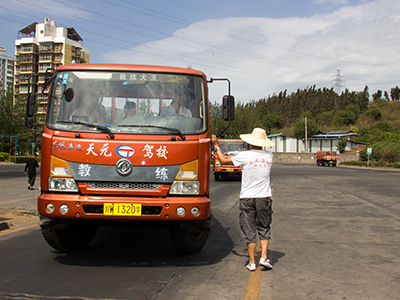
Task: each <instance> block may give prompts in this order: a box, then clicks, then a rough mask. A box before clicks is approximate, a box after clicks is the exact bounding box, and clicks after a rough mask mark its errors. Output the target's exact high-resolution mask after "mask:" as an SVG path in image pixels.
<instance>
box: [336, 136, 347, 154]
mask: <svg viewBox="0 0 400 300" xmlns="http://www.w3.org/2000/svg"><path fill="white" fill-rule="evenodd" d="M346 146H347V139H341V140H340V141H339V142H338V143H337V145H336V148H337V150H338V151H339V153H344V152H345V151H346Z"/></svg>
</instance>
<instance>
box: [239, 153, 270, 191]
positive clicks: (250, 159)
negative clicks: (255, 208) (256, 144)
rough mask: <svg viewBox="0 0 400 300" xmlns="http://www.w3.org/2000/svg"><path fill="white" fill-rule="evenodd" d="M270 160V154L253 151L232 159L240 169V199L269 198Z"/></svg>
mask: <svg viewBox="0 0 400 300" xmlns="http://www.w3.org/2000/svg"><path fill="white" fill-rule="evenodd" d="M272 158H273V154H272V152H267V151H264V150H254V149H253V150H249V151H243V152H240V153H239V154H237V155H236V156H233V157H232V162H233V164H234V165H235V166H236V167H242V186H241V190H240V198H264V197H271V186H270V174H271V166H272Z"/></svg>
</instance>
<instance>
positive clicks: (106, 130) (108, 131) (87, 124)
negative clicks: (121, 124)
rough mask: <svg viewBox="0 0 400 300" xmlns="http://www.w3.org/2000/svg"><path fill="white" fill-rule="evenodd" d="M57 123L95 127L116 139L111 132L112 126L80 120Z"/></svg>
mask: <svg viewBox="0 0 400 300" xmlns="http://www.w3.org/2000/svg"><path fill="white" fill-rule="evenodd" d="M56 123H62V124H77V125H84V126H89V127H93V128H96V129H100V130H101V131H103V132H105V133H107V134H108V135H109V136H110V139H114V134H113V133H112V132H111V130H110V128H108V127H107V126H103V125H98V124H92V123H85V122H79V121H56Z"/></svg>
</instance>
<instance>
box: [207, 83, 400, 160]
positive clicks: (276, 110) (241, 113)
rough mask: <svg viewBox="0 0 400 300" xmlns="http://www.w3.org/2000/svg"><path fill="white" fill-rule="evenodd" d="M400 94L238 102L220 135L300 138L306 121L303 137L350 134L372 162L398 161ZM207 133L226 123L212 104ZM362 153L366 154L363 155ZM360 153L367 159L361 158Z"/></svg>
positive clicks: (325, 92) (320, 92)
mask: <svg viewBox="0 0 400 300" xmlns="http://www.w3.org/2000/svg"><path fill="white" fill-rule="evenodd" d="M399 98H400V89H399V87H398V86H396V87H394V88H392V89H391V90H390V93H388V92H382V91H377V92H376V93H374V94H372V100H371V101H370V94H369V91H368V87H365V88H364V90H363V91H362V92H355V91H353V92H350V91H348V90H345V91H343V92H342V93H341V94H340V95H338V94H337V93H336V92H335V91H334V90H333V89H327V88H323V89H316V88H315V86H313V87H308V88H306V89H303V90H300V89H299V90H297V91H296V92H293V93H291V94H288V93H287V91H283V92H280V93H279V94H278V95H272V96H268V97H267V98H265V99H260V100H258V101H250V102H249V103H237V104H236V110H235V120H234V121H233V122H232V124H231V126H230V127H229V128H228V129H227V130H226V132H225V133H224V138H238V137H239V134H240V133H243V132H251V131H252V129H253V128H254V127H262V128H264V129H266V130H267V133H268V134H274V133H283V134H285V135H288V136H295V137H298V138H304V135H305V122H304V117H307V132H308V137H311V136H312V135H314V134H317V133H319V132H327V131H334V130H351V131H353V132H355V133H358V134H359V135H358V136H357V137H355V138H353V140H354V141H358V142H364V143H367V144H368V147H372V148H373V154H372V159H374V160H376V161H384V162H399V161H400V134H399V132H400V101H399ZM210 118H211V130H212V132H213V133H217V134H218V133H220V132H222V130H223V129H224V128H225V127H226V125H227V123H226V122H224V121H222V120H221V107H220V105H218V104H216V103H214V104H211V115H210ZM364 152H366V151H364ZM364 152H363V153H361V156H362V158H366V153H364Z"/></svg>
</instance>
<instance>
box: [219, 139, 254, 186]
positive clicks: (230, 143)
mask: <svg viewBox="0 0 400 300" xmlns="http://www.w3.org/2000/svg"><path fill="white" fill-rule="evenodd" d="M218 144H219V146H220V148H221V152H222V154H224V155H226V156H235V155H236V154H238V153H239V152H240V151H245V150H246V149H247V148H246V147H247V144H246V143H245V142H244V141H242V140H235V139H221V140H218ZM213 172H214V179H215V181H219V179H220V178H221V177H228V176H229V175H241V174H242V168H240V167H235V166H233V165H222V164H221V162H220V161H219V159H218V156H217V154H216V153H214V155H213Z"/></svg>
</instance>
